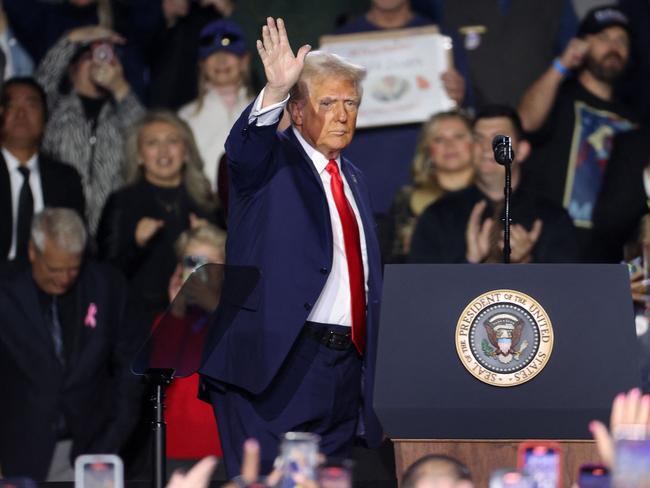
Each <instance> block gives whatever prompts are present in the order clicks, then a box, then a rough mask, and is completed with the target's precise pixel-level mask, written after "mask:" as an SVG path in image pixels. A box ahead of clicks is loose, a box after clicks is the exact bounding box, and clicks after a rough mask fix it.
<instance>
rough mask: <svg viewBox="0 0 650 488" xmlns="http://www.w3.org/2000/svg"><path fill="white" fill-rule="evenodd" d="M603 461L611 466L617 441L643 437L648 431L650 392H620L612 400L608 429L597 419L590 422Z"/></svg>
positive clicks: (649, 423) (633, 390)
mask: <svg viewBox="0 0 650 488" xmlns="http://www.w3.org/2000/svg"><path fill="white" fill-rule="evenodd" d="M589 430H590V431H591V434H592V435H593V437H594V440H595V441H596V448H597V449H598V454H599V455H600V459H601V460H602V462H603V463H604V464H605V465H606V466H608V467H610V468H611V467H613V466H614V461H615V442H616V441H617V440H623V439H625V440H643V439H647V438H648V436H649V433H650V395H642V394H641V390H640V389H639V388H633V389H632V390H630V391H629V392H628V393H619V394H618V395H617V396H616V398H614V401H613V402H612V411H611V414H610V420H609V429H607V427H606V426H605V424H603V423H602V422H600V421H598V420H594V421H592V422H591V423H590V424H589Z"/></svg>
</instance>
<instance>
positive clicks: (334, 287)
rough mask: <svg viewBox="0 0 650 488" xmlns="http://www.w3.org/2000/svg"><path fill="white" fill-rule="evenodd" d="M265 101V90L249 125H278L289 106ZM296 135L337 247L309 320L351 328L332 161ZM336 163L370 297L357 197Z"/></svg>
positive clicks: (350, 310)
mask: <svg viewBox="0 0 650 488" xmlns="http://www.w3.org/2000/svg"><path fill="white" fill-rule="evenodd" d="M263 97H264V90H262V92H261V93H260V94H259V95H258V97H257V98H256V99H255V103H254V104H253V109H252V110H251V112H250V116H249V119H248V120H249V123H253V121H255V123H256V125H257V126H265V125H271V124H274V123H276V122H277V121H278V120H279V119H280V117H281V116H282V111H283V110H284V107H285V106H286V104H287V101H288V100H289V98H288V97H287V98H286V99H285V100H283V101H282V102H280V103H276V104H274V105H270V106H268V107H265V108H264V109H262V108H261V105H262V98H263ZM293 133H294V135H295V136H296V138H297V139H298V142H300V145H301V146H302V148H303V149H304V151H305V153H307V156H309V159H310V160H311V162H312V164H313V165H314V168H316V171H317V172H318V174H319V175H320V178H321V181H322V183H323V188H324V190H325V197H326V199H327V206H328V208H329V214H330V221H331V223H332V237H333V241H334V242H333V243H334V249H333V259H332V269H331V270H330V273H329V276H328V277H327V281H326V282H325V286H324V287H323V289H322V290H321V293H320V296H319V297H318V300H317V301H316V303H315V304H314V306H313V307H312V309H311V312H310V314H309V316H308V317H307V320H309V321H311V322H320V323H324V324H335V325H344V326H348V327H350V326H351V325H352V306H351V303H350V298H351V295H350V278H349V274H348V260H347V256H346V255H345V243H344V240H343V226H342V225H341V218H340V217H339V213H338V210H337V209H336V204H335V203H334V197H333V196H332V189H331V175H330V174H329V173H328V172H327V170H326V169H325V167H326V166H327V164H328V162H329V160H328V159H327V158H326V157H325V156H324V155H323V154H321V153H320V152H319V151H318V150H317V149H315V148H314V147H312V146H311V145H310V144H309V143H308V142H307V141H306V140H305V139H304V138H303V137H302V135H301V134H300V132H298V130H297V129H296V128H295V127H293ZM336 163H337V164H338V165H339V172H340V174H341V179H342V180H343V188H344V191H345V197H346V198H347V199H348V201H349V202H350V205H351V206H352V209H353V211H354V215H355V217H356V219H357V225H358V227H359V240H360V242H361V257H362V260H363V272H364V282H365V288H366V297H367V294H368V252H367V247H366V238H365V231H364V228H363V223H362V221H361V217H360V215H359V209H358V208H357V203H356V201H355V200H354V195H353V193H352V190H351V189H350V185H349V184H348V182H347V179H346V178H345V174H344V173H343V170H342V169H341V158H340V156H339V157H338V158H336Z"/></svg>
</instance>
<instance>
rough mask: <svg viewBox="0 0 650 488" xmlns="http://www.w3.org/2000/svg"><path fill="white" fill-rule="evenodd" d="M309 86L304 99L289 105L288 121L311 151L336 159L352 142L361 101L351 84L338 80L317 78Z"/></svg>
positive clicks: (350, 82) (355, 88)
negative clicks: (311, 148) (310, 147)
mask: <svg viewBox="0 0 650 488" xmlns="http://www.w3.org/2000/svg"><path fill="white" fill-rule="evenodd" d="M308 86H309V89H308V94H307V99H306V100H302V101H299V102H296V103H292V104H291V107H290V111H291V118H292V120H293V122H294V125H295V126H296V128H297V129H298V131H299V132H300V133H301V134H302V136H303V137H304V138H305V140H306V141H307V142H308V143H309V144H310V145H311V146H312V147H314V148H316V149H317V150H318V151H319V152H320V153H321V154H323V155H324V156H325V157H327V158H328V159H332V158H336V157H337V156H338V155H339V153H340V152H341V150H342V149H343V148H345V147H346V146H347V145H348V144H350V142H351V141H352V136H353V135H354V129H355V127H356V123H357V112H358V110H359V103H360V102H361V97H360V96H359V92H358V90H357V87H356V85H355V84H354V83H353V82H352V81H350V80H344V79H341V78H324V79H318V78H316V79H313V80H311V83H309V84H308Z"/></svg>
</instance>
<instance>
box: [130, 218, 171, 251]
mask: <svg viewBox="0 0 650 488" xmlns="http://www.w3.org/2000/svg"><path fill="white" fill-rule="evenodd" d="M164 225H165V222H164V221H162V220H160V219H152V218H151V217H142V218H141V219H140V220H138V224H137V225H136V227H135V242H136V244H137V245H138V246H139V247H144V246H146V245H147V243H148V242H149V241H150V240H151V238H152V237H153V236H154V235H156V233H157V232H158V231H159V230H160V229H162V227H163V226H164Z"/></svg>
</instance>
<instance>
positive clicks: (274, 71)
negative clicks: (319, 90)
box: [257, 17, 311, 107]
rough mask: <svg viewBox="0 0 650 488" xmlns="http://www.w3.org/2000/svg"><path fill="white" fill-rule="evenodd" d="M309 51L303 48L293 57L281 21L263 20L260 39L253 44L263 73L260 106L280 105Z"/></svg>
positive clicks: (295, 80)
mask: <svg viewBox="0 0 650 488" xmlns="http://www.w3.org/2000/svg"><path fill="white" fill-rule="evenodd" d="M310 49H311V46H309V45H304V46H302V47H301V48H300V49H299V50H298V53H297V54H296V55H294V54H293V50H292V49H291V45H290V44H289V39H288V37H287V31H286V29H285V27H284V21H283V20H282V19H277V21H276V20H274V19H273V18H272V17H268V18H267V19H266V25H265V26H264V27H262V40H261V41H260V40H258V41H257V52H258V53H259V55H260V58H261V60H262V64H263V65H264V73H265V74H266V88H265V89H264V99H263V101H262V107H267V106H269V105H273V104H274V103H278V102H281V101H282V100H284V99H285V98H286V97H287V94H288V93H289V90H291V87H292V86H293V85H294V84H295V83H296V82H297V81H298V78H300V73H302V68H303V66H304V63H305V56H306V55H307V53H308V52H309V50H310Z"/></svg>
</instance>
